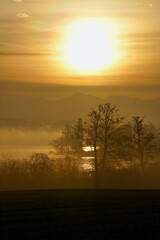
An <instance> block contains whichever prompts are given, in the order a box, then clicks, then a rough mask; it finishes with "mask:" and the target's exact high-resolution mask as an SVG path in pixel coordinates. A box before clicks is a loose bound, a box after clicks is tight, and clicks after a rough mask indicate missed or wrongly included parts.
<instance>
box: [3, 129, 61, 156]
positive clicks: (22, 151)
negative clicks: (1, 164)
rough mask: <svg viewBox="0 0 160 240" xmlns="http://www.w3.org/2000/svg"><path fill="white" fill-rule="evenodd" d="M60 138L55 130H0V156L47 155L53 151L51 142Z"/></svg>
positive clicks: (58, 132)
mask: <svg viewBox="0 0 160 240" xmlns="http://www.w3.org/2000/svg"><path fill="white" fill-rule="evenodd" d="M59 136H60V131H58V130H57V131H56V130H53V129H50V130H44V129H37V130H32V129H30V130H29V129H16V128H12V129H11V128H10V129H9V128H5V129H2V128H1V129H0V156H7V157H11V158H28V157H29V156H30V155H31V154H33V153H46V154H49V152H50V151H51V150H52V148H51V146H50V145H49V142H50V141H52V140H54V139H56V138H57V137H59Z"/></svg>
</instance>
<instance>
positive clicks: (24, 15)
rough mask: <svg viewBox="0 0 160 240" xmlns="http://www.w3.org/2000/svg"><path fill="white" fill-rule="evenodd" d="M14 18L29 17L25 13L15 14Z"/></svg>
mask: <svg viewBox="0 0 160 240" xmlns="http://www.w3.org/2000/svg"><path fill="white" fill-rule="evenodd" d="M16 16H17V17H19V18H29V17H30V16H29V15H28V14H27V13H17V14H16Z"/></svg>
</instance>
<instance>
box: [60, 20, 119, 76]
mask: <svg viewBox="0 0 160 240" xmlns="http://www.w3.org/2000/svg"><path fill="white" fill-rule="evenodd" d="M116 40H117V39H116V38H115V37H114V32H113V28H112V26H111V25H107V24H106V23H105V22H104V21H102V20H98V19H87V20H81V21H78V22H76V23H74V24H72V25H71V26H70V28H69V30H68V36H67V43H66V46H65V62H66V63H67V65H68V66H69V67H70V68H72V69H73V70H75V71H77V72H78V73H82V74H94V73H95V72H97V71H99V70H103V69H105V68H107V67H109V66H111V65H113V64H114V63H115V62H116V60H117V58H118V53H119V51H118V47H117V41H116Z"/></svg>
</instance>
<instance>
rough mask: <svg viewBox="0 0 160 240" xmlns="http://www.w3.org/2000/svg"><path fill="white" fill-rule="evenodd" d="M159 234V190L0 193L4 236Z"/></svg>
mask: <svg viewBox="0 0 160 240" xmlns="http://www.w3.org/2000/svg"><path fill="white" fill-rule="evenodd" d="M142 238H145V239H160V191H128V190H126V191H119V190H118V191H116V190H114V191H108V190H53V191H52V190H45V191H14V192H12V191H11V192H0V239H127V240H129V239H142Z"/></svg>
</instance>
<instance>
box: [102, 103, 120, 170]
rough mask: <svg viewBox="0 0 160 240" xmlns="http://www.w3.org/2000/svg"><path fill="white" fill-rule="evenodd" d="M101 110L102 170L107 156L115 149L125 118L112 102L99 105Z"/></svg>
mask: <svg viewBox="0 0 160 240" xmlns="http://www.w3.org/2000/svg"><path fill="white" fill-rule="evenodd" d="M99 109H100V112H101V146H102V151H103V153H102V163H101V168H102V170H103V169H104V168H105V163H106V160H107V157H108V156H109V155H110V154H112V155H113V153H116V151H115V143H116V141H115V137H116V135H117V131H118V130H119V126H120V124H121V123H122V121H123V119H124V118H122V117H120V116H119V113H118V109H117V107H116V106H112V105H111V104H110V103H106V104H103V105H99Z"/></svg>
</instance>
